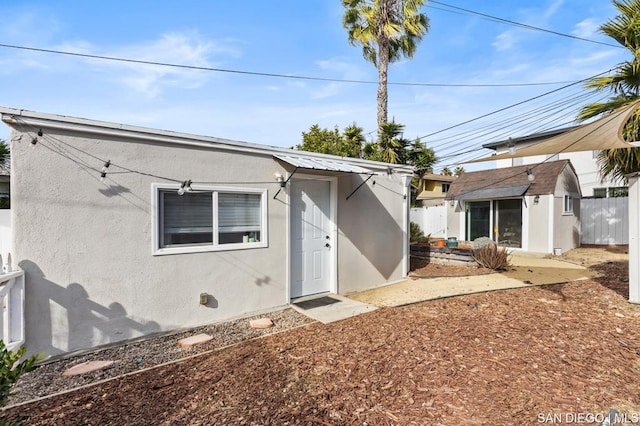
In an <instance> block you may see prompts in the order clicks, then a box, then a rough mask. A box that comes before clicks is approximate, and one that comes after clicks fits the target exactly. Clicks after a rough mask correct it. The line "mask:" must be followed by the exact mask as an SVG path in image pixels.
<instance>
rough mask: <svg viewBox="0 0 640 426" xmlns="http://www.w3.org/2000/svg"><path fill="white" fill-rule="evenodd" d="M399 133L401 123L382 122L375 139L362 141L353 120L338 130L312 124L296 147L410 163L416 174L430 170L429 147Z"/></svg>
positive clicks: (434, 160)
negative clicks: (379, 136) (380, 135)
mask: <svg viewBox="0 0 640 426" xmlns="http://www.w3.org/2000/svg"><path fill="white" fill-rule="evenodd" d="M403 132H404V125H402V124H398V123H395V122H391V123H385V124H384V125H383V132H382V137H381V138H380V140H379V142H371V143H366V141H365V138H364V135H363V133H362V128H361V127H358V126H357V125H356V124H355V123H353V124H352V125H350V126H348V127H346V128H345V129H344V131H343V132H342V133H340V130H339V129H338V127H337V126H336V127H335V128H334V129H333V130H329V129H322V128H320V126H318V125H317V124H314V125H313V126H311V128H310V129H309V131H308V132H302V143H301V144H299V145H297V146H296V149H299V150H301V151H311V152H320V153H324V154H332V155H339V156H342V157H352V158H365V159H367V160H374V161H382V162H385V163H391V164H410V165H413V166H414V167H415V168H416V173H417V174H418V175H419V176H422V175H424V174H425V173H427V172H430V171H432V165H433V163H435V162H436V155H435V152H434V151H433V149H431V148H427V147H425V146H424V145H423V144H422V143H421V142H420V140H419V139H418V140H415V141H413V142H412V141H409V140H407V139H405V138H404V136H403Z"/></svg>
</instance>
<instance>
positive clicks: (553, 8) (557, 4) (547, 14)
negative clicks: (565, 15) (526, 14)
mask: <svg viewBox="0 0 640 426" xmlns="http://www.w3.org/2000/svg"><path fill="white" fill-rule="evenodd" d="M563 4H564V0H556V1H554V2H551V4H550V5H549V7H547V9H546V10H545V11H544V15H543V16H544V18H545V19H549V18H551V17H552V16H554V15H555V14H556V12H557V11H558V10H559V9H560V8H561V7H562V5H563Z"/></svg>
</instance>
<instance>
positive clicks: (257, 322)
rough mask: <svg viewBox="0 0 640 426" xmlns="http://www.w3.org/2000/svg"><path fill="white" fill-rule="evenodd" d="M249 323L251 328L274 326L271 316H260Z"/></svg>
mask: <svg viewBox="0 0 640 426" xmlns="http://www.w3.org/2000/svg"><path fill="white" fill-rule="evenodd" d="M249 325H250V326H251V328H269V327H273V321H271V318H258V319H254V320H251V321H249Z"/></svg>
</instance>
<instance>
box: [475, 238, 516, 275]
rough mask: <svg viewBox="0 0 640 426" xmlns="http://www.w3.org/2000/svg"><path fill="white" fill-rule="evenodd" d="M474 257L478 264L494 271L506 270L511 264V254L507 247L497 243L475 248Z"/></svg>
mask: <svg viewBox="0 0 640 426" xmlns="http://www.w3.org/2000/svg"><path fill="white" fill-rule="evenodd" d="M473 259H474V260H475V261H476V262H477V263H478V265H480V266H482V267H485V268H489V269H493V270H494V271H504V270H505V269H507V268H508V267H509V265H510V264H511V263H510V260H511V255H510V254H509V252H508V251H507V248H506V247H498V246H497V245H496V244H495V243H494V244H488V245H486V246H483V247H480V248H478V249H475V250H474V251H473Z"/></svg>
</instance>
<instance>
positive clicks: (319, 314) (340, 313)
mask: <svg viewBox="0 0 640 426" xmlns="http://www.w3.org/2000/svg"><path fill="white" fill-rule="evenodd" d="M319 299H324V300H319ZM328 299H331V300H328ZM318 300H319V303H314V301H318ZM291 307H293V309H295V310H296V311H298V312H300V313H302V314H303V315H306V316H308V317H309V318H311V319H314V320H316V321H320V322H321V323H323V324H328V323H331V322H335V321H340V320H343V319H346V318H350V317H353V316H356V315H360V314H363V313H366V312H372V311H374V310H376V309H377V308H376V307H375V306H373V305H371V304H368V303H363V302H361V301H357V300H354V299H350V298H347V297H344V296H340V295H338V294H320V295H314V296H308V297H303V298H299V299H296V300H294V301H292V302H291Z"/></svg>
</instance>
